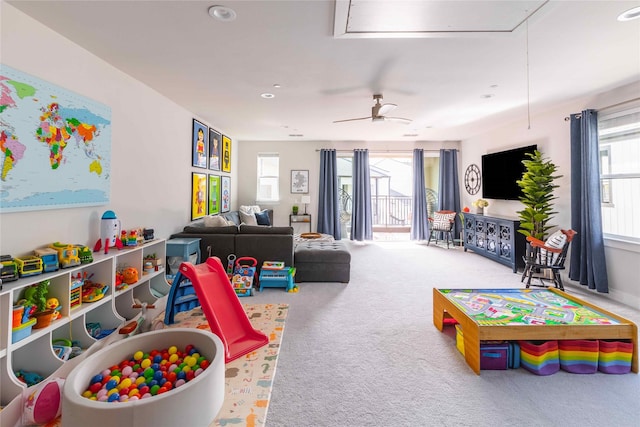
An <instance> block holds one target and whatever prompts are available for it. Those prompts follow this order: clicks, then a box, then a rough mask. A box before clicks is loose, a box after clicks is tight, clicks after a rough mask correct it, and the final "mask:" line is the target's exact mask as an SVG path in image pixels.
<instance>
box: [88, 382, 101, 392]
mask: <svg viewBox="0 0 640 427" xmlns="http://www.w3.org/2000/svg"><path fill="white" fill-rule="evenodd" d="M101 388H102V383H93V384H91V385H90V386H89V391H90V392H91V393H97V392H99V391H100V389H101Z"/></svg>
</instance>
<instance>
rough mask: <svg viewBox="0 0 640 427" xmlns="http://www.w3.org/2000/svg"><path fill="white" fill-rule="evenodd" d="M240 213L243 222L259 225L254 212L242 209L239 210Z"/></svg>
mask: <svg viewBox="0 0 640 427" xmlns="http://www.w3.org/2000/svg"><path fill="white" fill-rule="evenodd" d="M239 213H240V221H241V222H242V223H243V224H247V225H258V221H256V215H255V214H253V213H250V214H248V213H244V212H242V211H240V212H239Z"/></svg>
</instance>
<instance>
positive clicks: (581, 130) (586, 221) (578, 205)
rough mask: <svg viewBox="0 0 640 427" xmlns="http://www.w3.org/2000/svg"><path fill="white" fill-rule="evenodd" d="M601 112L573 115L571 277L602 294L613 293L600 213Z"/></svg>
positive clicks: (592, 111)
mask: <svg viewBox="0 0 640 427" xmlns="http://www.w3.org/2000/svg"><path fill="white" fill-rule="evenodd" d="M599 157H600V156H599V148H598V113H597V112H596V111H595V110H585V111H583V112H582V114H572V115H571V228H573V229H574V230H575V231H577V232H578V234H577V235H576V236H575V237H574V238H573V241H572V242H571V258H570V267H569V278H570V279H571V280H575V281H577V282H579V283H580V284H581V285H584V286H588V287H589V289H595V290H596V291H598V292H604V293H608V292H609V280H608V278H607V263H606V260H605V256H604V237H603V236H602V212H601V210H600V161H599Z"/></svg>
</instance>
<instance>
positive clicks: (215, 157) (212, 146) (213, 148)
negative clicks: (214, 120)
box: [209, 128, 222, 171]
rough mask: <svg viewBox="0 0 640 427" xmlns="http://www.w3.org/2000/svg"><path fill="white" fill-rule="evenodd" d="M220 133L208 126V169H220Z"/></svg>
mask: <svg viewBox="0 0 640 427" xmlns="http://www.w3.org/2000/svg"><path fill="white" fill-rule="evenodd" d="M221 139H222V135H221V134H220V132H218V131H216V130H215V129H211V128H209V169H210V170H212V171H219V170H220V153H221V151H222V140H221Z"/></svg>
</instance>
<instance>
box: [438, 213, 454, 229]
mask: <svg viewBox="0 0 640 427" xmlns="http://www.w3.org/2000/svg"><path fill="white" fill-rule="evenodd" d="M455 217H456V213H455V212H453V213H448V214H443V213H440V212H435V213H434V214H433V229H434V230H445V231H448V230H449V229H450V228H451V221H452V220H453V219H454V218H455Z"/></svg>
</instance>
